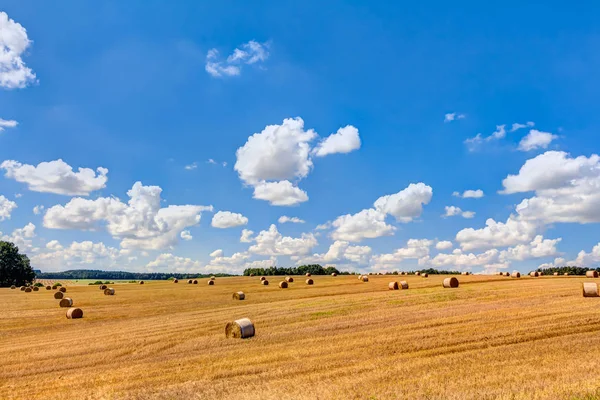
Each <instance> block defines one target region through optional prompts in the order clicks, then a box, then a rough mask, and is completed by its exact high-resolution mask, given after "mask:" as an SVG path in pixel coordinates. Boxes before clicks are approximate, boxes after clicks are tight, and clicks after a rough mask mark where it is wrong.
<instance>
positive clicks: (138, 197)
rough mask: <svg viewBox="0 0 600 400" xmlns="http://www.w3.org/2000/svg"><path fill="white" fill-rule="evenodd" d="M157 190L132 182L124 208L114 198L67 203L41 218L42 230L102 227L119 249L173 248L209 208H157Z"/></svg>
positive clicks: (52, 208) (79, 199) (188, 206)
mask: <svg viewBox="0 0 600 400" xmlns="http://www.w3.org/2000/svg"><path fill="white" fill-rule="evenodd" d="M161 192H162V189H161V188H160V187H158V186H143V185H142V183H141V182H136V183H135V184H134V185H133V187H132V188H131V190H129V191H128V192H127V195H128V196H129V197H130V199H129V202H128V203H127V204H125V203H123V202H121V201H120V200H119V199H116V198H107V197H100V198H98V199H96V200H88V199H83V198H80V197H76V198H73V199H71V201H69V202H68V203H67V204H66V205H64V206H62V205H56V206H53V207H51V208H49V209H48V210H47V211H46V214H45V215H44V226H45V227H47V228H53V229H81V230H94V229H98V228H99V226H100V223H105V225H106V229H107V231H108V232H109V233H110V234H111V235H112V236H113V237H114V238H116V239H121V247H123V248H138V249H153V250H158V249H163V248H167V247H169V246H173V245H174V244H176V243H177V241H178V240H179V237H180V235H181V232H182V231H184V230H185V229H186V228H188V227H191V226H194V225H197V224H198V222H200V216H201V213H202V211H212V206H197V205H182V206H175V205H172V206H168V207H165V208H161V207H160V203H161V198H160V194H161Z"/></svg>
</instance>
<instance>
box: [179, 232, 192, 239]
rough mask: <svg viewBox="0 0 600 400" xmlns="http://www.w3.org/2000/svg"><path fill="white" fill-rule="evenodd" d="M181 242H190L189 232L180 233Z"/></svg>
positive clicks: (190, 235)
mask: <svg viewBox="0 0 600 400" xmlns="http://www.w3.org/2000/svg"><path fill="white" fill-rule="evenodd" d="M179 236H180V237H181V238H182V239H183V240H192V239H193V237H192V234H191V233H190V231H181V234H180V235H179Z"/></svg>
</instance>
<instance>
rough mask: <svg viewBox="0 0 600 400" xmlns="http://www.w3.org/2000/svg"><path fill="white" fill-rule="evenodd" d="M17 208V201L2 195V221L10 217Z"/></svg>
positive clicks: (0, 208)
mask: <svg viewBox="0 0 600 400" xmlns="http://www.w3.org/2000/svg"><path fill="white" fill-rule="evenodd" d="M15 208H17V203H15V202H14V201H12V200H9V199H7V198H6V197H4V196H3V195H0V221H4V220H6V219H10V216H11V214H12V212H13V210H14V209H15Z"/></svg>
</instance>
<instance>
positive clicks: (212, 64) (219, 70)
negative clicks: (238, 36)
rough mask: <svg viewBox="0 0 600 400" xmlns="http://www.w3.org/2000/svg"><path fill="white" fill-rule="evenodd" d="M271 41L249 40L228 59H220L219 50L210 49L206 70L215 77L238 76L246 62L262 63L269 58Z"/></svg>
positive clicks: (250, 63) (249, 63)
mask: <svg viewBox="0 0 600 400" xmlns="http://www.w3.org/2000/svg"><path fill="white" fill-rule="evenodd" d="M269 47H270V43H269V42H265V43H259V42H256V41H254V40H251V41H249V42H248V43H245V44H243V45H242V46H241V48H236V49H235V50H234V51H233V53H232V54H231V55H230V56H229V57H227V59H226V60H219V51H218V50H217V49H210V50H209V51H208V53H207V55H206V65H205V70H206V72H208V73H209V74H210V75H211V76H212V77H214V78H221V77H224V76H237V75H240V73H241V71H242V66H243V65H244V64H247V65H252V64H258V63H262V62H264V61H266V60H267V58H269Z"/></svg>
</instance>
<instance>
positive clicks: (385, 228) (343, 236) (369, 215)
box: [331, 208, 396, 242]
mask: <svg viewBox="0 0 600 400" xmlns="http://www.w3.org/2000/svg"><path fill="white" fill-rule="evenodd" d="M332 226H333V227H334V228H335V230H334V231H333V232H332V234H331V237H332V238H333V239H335V240H345V241H349V242H360V241H361V240H363V239H366V238H369V239H372V238H377V237H380V236H389V235H392V234H393V233H394V231H395V230H396V228H395V227H393V226H391V225H388V224H387V223H386V222H385V214H384V213H383V212H380V211H377V210H374V209H372V208H368V209H365V210H362V211H360V212H358V213H356V214H346V215H342V216H339V217H337V219H336V220H335V221H333V222H332Z"/></svg>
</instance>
